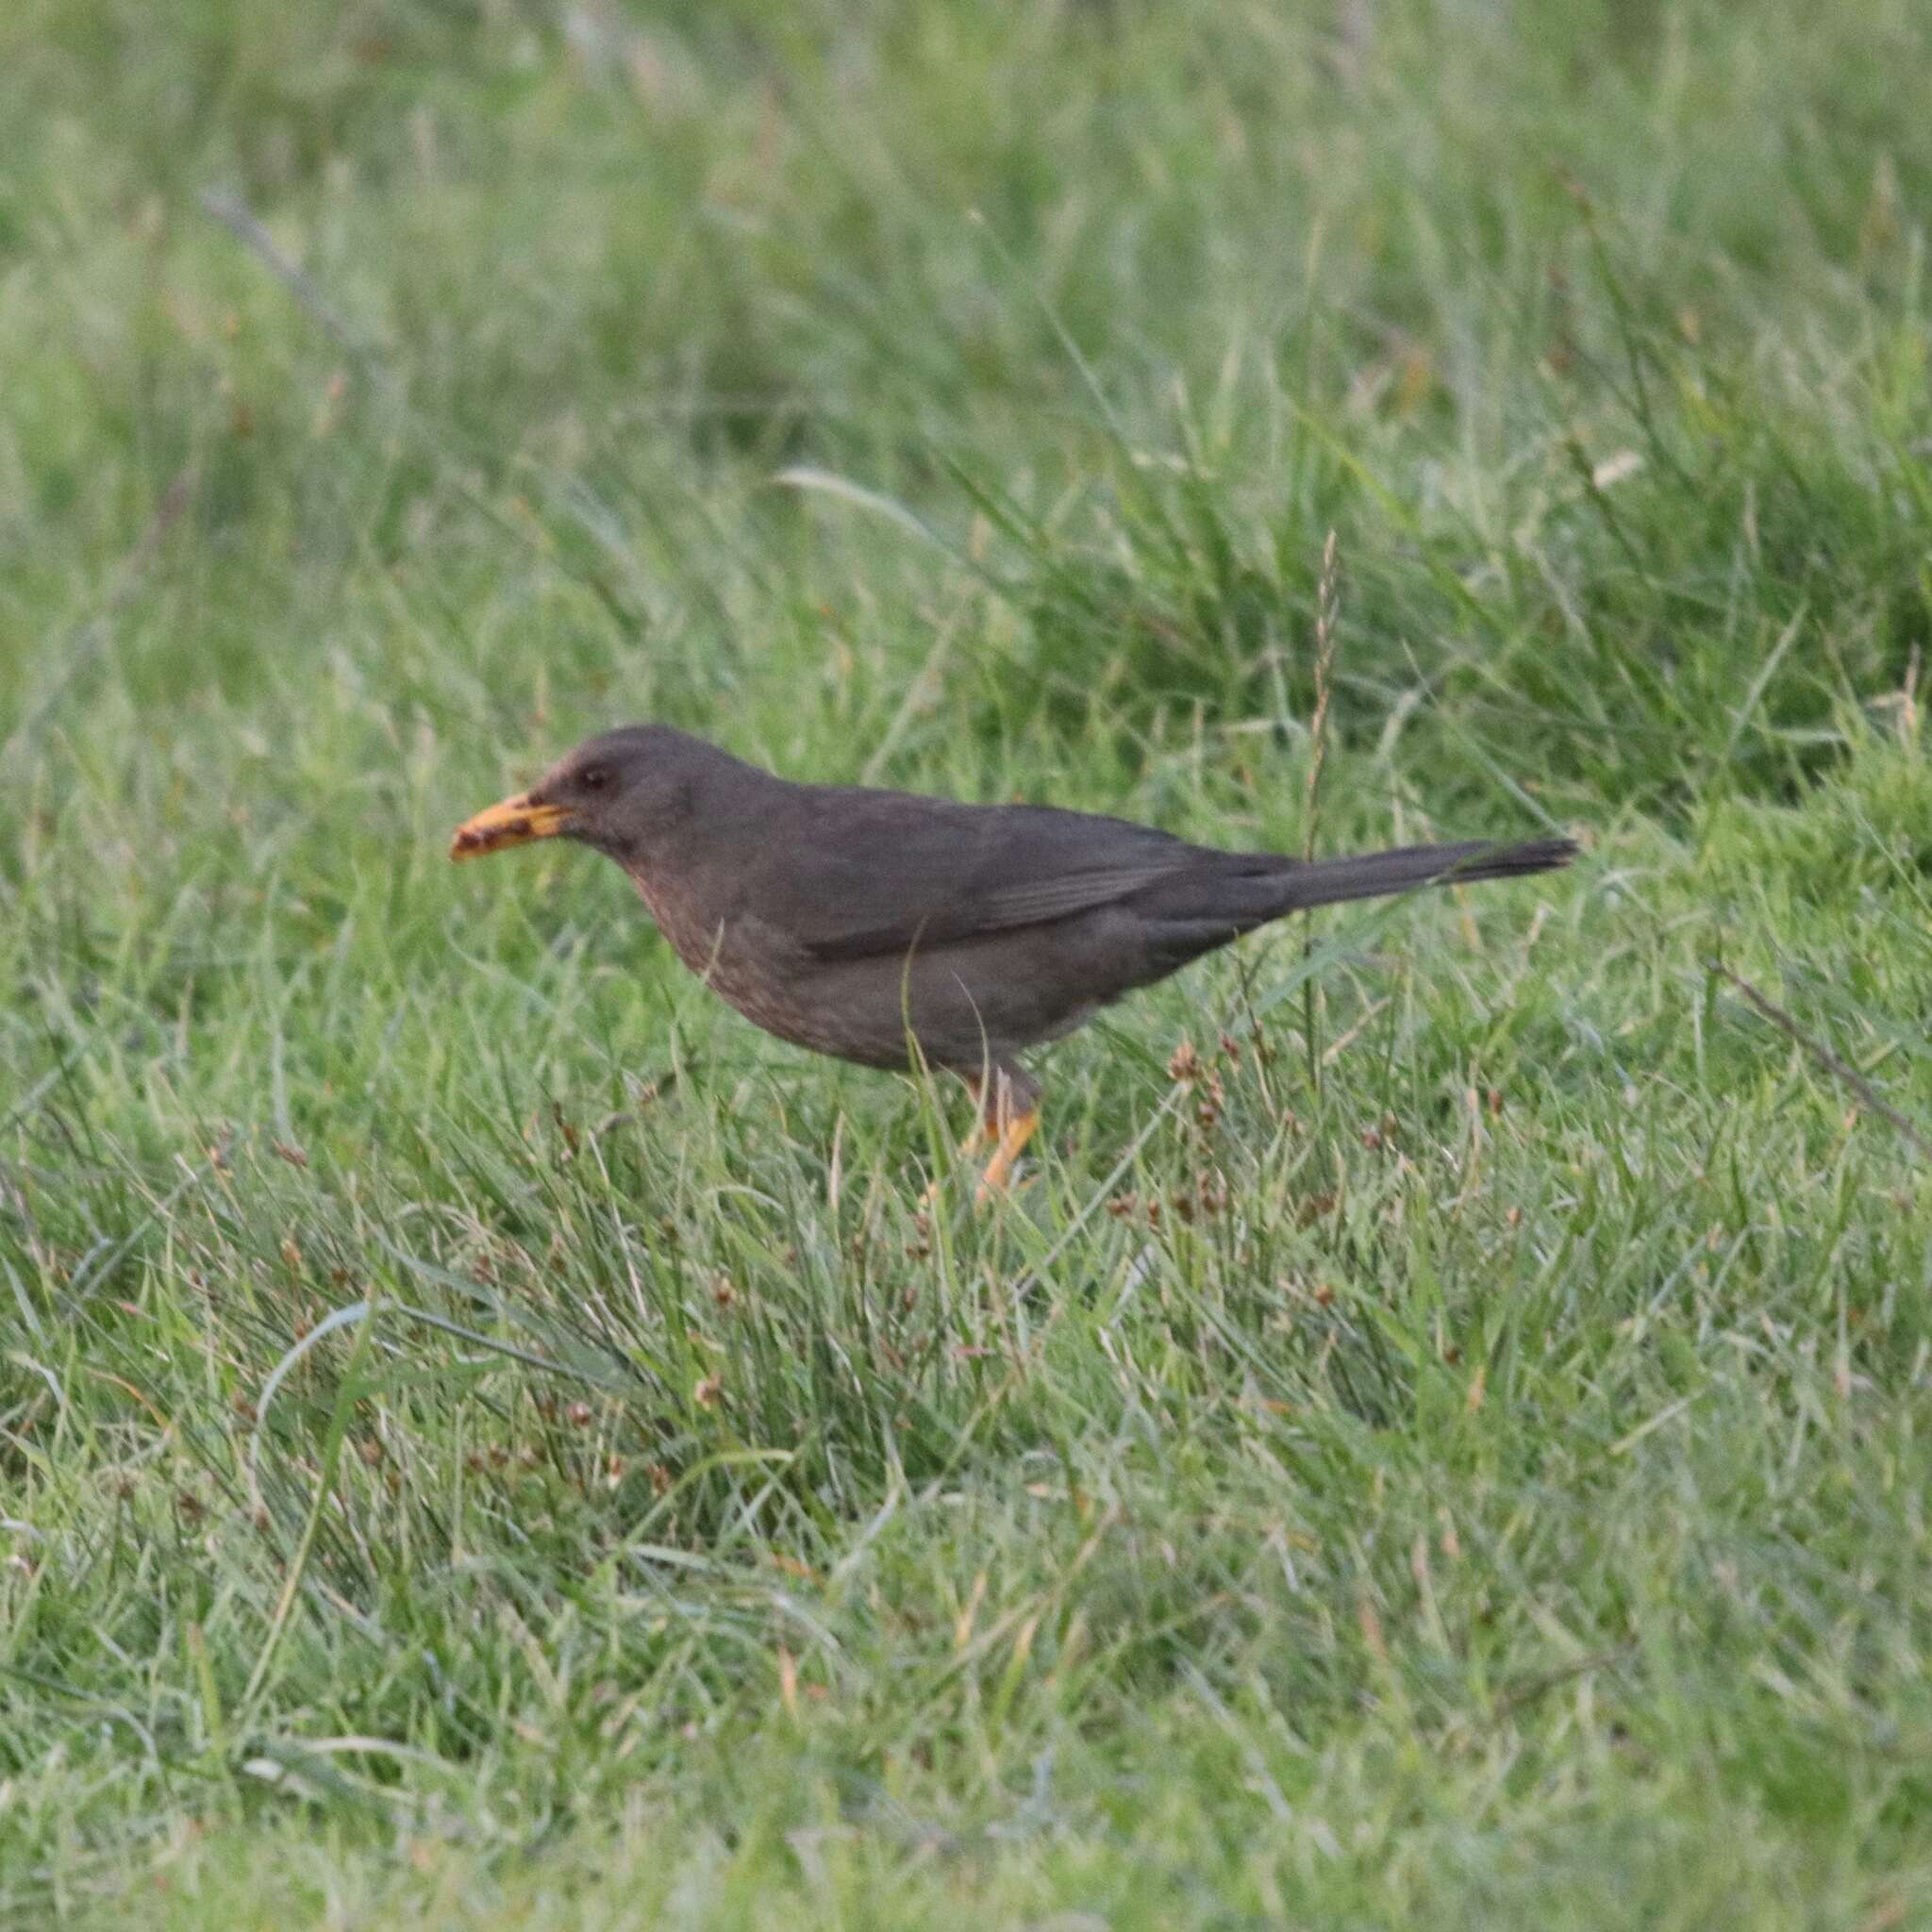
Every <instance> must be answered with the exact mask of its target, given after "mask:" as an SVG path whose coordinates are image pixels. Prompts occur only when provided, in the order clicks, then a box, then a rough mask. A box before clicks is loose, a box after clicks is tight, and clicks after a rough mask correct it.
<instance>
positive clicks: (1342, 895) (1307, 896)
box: [1276, 839, 1576, 917]
mask: <svg viewBox="0 0 1932 1932" xmlns="http://www.w3.org/2000/svg"><path fill="white" fill-rule="evenodd" d="M1575 856H1576V842H1575V841H1574V840H1573V839H1532V840H1530V841H1528V842H1527V843H1526V844H1523V845H1491V844H1489V843H1487V842H1485V841H1481V840H1477V841H1474V843H1471V844H1467V845H1405V846H1402V847H1401V848H1400V849H1399V850H1397V851H1394V852H1369V853H1364V854H1363V855H1362V856H1361V857H1360V858H1320V859H1316V860H1314V861H1313V862H1312V863H1310V864H1307V865H1297V866H1296V867H1295V868H1294V870H1293V871H1292V872H1291V873H1289V874H1287V875H1286V876H1285V877H1284V878H1283V879H1282V880H1281V886H1282V888H1283V891H1282V903H1281V910H1282V911H1283V912H1302V911H1306V910H1307V908H1309V907H1311V906H1333V905H1336V904H1338V903H1340V902H1341V900H1343V899H1379V898H1381V897H1382V896H1383V895H1384V894H1385V893H1389V892H1406V891H1411V890H1412V889H1413V888H1415V887H1417V886H1451V885H1456V886H1459V885H1469V884H1472V883H1474V881H1475V880H1477V879H1513V878H1517V877H1520V876H1522V875H1523V874H1526V873H1534V872H1551V871H1554V870H1555V868H1556V867H1557V866H1559V865H1568V864H1569V863H1570V861H1571V860H1572V859H1573V858H1575ZM1276 916H1277V917H1278V916H1279V915H1276Z"/></svg>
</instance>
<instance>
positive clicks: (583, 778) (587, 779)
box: [577, 765, 610, 791]
mask: <svg viewBox="0 0 1932 1932" xmlns="http://www.w3.org/2000/svg"><path fill="white" fill-rule="evenodd" d="M609 782H610V774H609V773H608V772H607V771H606V770H605V769H604V767H603V766H602V765H592V766H591V768H590V769H589V770H588V771H584V772H579V773H578V774H577V789H578V790H579V791H603V789H604V788H605V786H607V785H608V784H609Z"/></svg>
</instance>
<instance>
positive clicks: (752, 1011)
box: [450, 724, 1576, 1194]
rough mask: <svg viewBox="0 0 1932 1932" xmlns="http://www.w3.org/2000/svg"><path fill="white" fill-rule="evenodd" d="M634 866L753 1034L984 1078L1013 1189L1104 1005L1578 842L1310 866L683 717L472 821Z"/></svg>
mask: <svg viewBox="0 0 1932 1932" xmlns="http://www.w3.org/2000/svg"><path fill="white" fill-rule="evenodd" d="M555 838H563V839H573V840H575V841H577V842H578V843H579V844H583V845H588V846H591V848H592V849H593V850H595V851H598V852H602V853H604V854H606V855H607V856H608V857H609V858H614V859H615V860H616V861H617V862H618V864H619V865H621V866H622V867H623V868H624V869H625V872H627V873H628V874H630V876H631V878H632V879H633V880H634V881H635V882H636V885H637V888H638V891H640V892H641V894H642V895H643V900H644V904H645V906H646V907H647V908H649V910H650V913H651V916H652V918H653V919H655V920H656V922H657V924H658V926H659V928H660V929H661V930H662V932H663V934H664V936H665V938H666V939H668V940H669V941H671V944H672V945H673V947H674V948H675V950H676V952H677V955H678V957H679V958H681V959H682V960H683V961H684V963H685V965H687V966H688V967H689V968H690V969H691V971H692V972H693V973H695V974H697V975H698V977H699V978H700V979H702V980H704V981H705V983H706V984H707V985H708V986H709V987H710V988H711V989H712V990H713V991H715V992H717V993H719V994H721V995H723V997H724V999H726V1000H728V1001H729V1002H730V1004H731V1005H732V1006H734V1007H736V1008H738V1010H739V1011H740V1012H741V1013H742V1014H743V1015H744V1017H745V1018H746V1019H748V1020H750V1021H751V1022H753V1024H756V1025H758V1026H762V1027H763V1028H764V1029H765V1031H766V1032H768V1033H774V1034H776V1035H777V1036H778V1038H779V1039H781V1040H787V1041H793V1042H795V1043H796V1044H798V1045H800V1046H805V1047H810V1048H812V1049H814V1050H815V1051H817V1052H819V1053H823V1054H830V1055H833V1056H835V1057H836V1058H840V1059H845V1060H855V1061H857V1062H858V1064H860V1065H861V1066H868V1067H886V1068H896V1069H900V1070H902V1071H903V1070H905V1069H907V1068H908V1067H909V1066H912V1065H916V1064H917V1063H918V1062H920V1061H922V1060H923V1061H924V1063H925V1064H926V1065H928V1066H933V1067H941V1068H944V1069H946V1070H947V1071H948V1072H950V1073H953V1074H958V1076H959V1077H960V1078H961V1079H962V1080H963V1081H965V1082H966V1084H967V1085H968V1086H969V1087H970V1088H972V1089H973V1091H974V1094H975V1096H976V1098H977V1103H978V1107H979V1114H980V1122H981V1125H982V1127H983V1129H984V1131H985V1132H986V1133H987V1134H988V1135H989V1136H990V1137H991V1141H992V1149H993V1151H992V1157H991V1161H990V1162H989V1164H988V1166H987V1168H986V1170H985V1174H984V1176H983V1179H982V1183H981V1190H980V1191H981V1193H982V1194H984V1193H985V1192H986V1191H988V1190H990V1189H995V1188H999V1187H1002V1186H1004V1185H1005V1183H1006V1181H1007V1179H1008V1176H1009V1175H1010V1174H1011V1173H1012V1169H1013V1163H1014V1161H1015V1160H1016V1159H1017V1158H1019V1155H1020V1152H1021V1150H1022V1149H1023V1148H1024V1146H1025V1145H1026V1142H1027V1141H1029V1140H1030V1139H1031V1138H1032V1135H1033V1133H1034V1130H1035V1129H1036V1127H1037V1126H1038V1125H1039V1123H1040V1094H1041V1086H1040V1082H1039V1080H1038V1079H1037V1078H1035V1076H1034V1075H1033V1074H1030V1073H1028V1072H1027V1070H1026V1069H1025V1067H1024V1065H1023V1064H1022V1063H1021V1056H1022V1054H1023V1053H1024V1051H1025V1050H1026V1049H1027V1048H1028V1047H1033V1046H1038V1045H1041V1044H1042V1043H1043V1042H1045V1041H1054V1040H1059V1039H1062V1038H1064V1037H1065V1036H1066V1035H1067V1034H1069V1033H1072V1032H1073V1031H1074V1029H1075V1028H1076V1027H1079V1026H1081V1025H1083V1024H1085V1023H1086V1022H1087V1021H1088V1020H1089V1019H1091V1017H1092V1016H1093V1015H1094V1014H1095V1013H1096V1012H1098V1011H1099V1010H1100V1008H1103V1007H1106V1006H1108V1005H1110V1004H1112V1002H1114V1001H1115V1000H1118V999H1119V998H1121V996H1122V995H1123V994H1124V993H1129V992H1132V991H1134V990H1135V989H1136V988H1137V987H1142V986H1151V985H1153V984H1154V983H1155V982H1156V981H1157V980H1161V979H1165V978H1166V977H1167V976H1168V975H1169V974H1171V973H1174V972H1177V971H1178V970H1179V969H1180V968H1181V967H1183V966H1185V965H1187V964H1188V962H1189V961H1190V960H1191V959H1197V958H1200V957H1201V955H1202V954H1204V953H1211V952H1213V951H1214V950H1215V949H1216V948H1217V947H1221V946H1224V945H1226V944H1227V943H1228V942H1229V941H1232V940H1236V939H1239V938H1240V937H1241V935H1242V934H1243V933H1248V932H1253V931H1254V930H1255V929H1256V927H1257V926H1262V925H1266V924H1268V923H1269V922H1270V921H1271V920H1276V919H1280V918H1283V917H1285V916H1286V915H1287V914H1289V913H1291V912H1303V911H1306V910H1307V908H1310V907H1313V906H1330V905H1334V904H1336V903H1337V902H1339V901H1341V900H1347V899H1369V898H1375V897H1378V896H1380V895H1382V894H1385V893H1391V892H1404V891H1409V890H1411V889H1412V888H1415V887H1418V886H1428V885H1441V884H1447V883H1450V882H1454V883H1457V884H1465V883H1471V882H1474V881H1475V880H1478V879H1501V878H1516V877H1520V876H1522V875H1523V874H1529V873H1540V872H1547V871H1549V870H1550V869H1551V868H1553V867H1555V866H1560V865H1563V864H1565V863H1566V862H1567V861H1568V860H1569V859H1570V858H1572V857H1573V856H1574V852H1575V850H1576V848H1575V846H1574V843H1573V842H1572V841H1570V840H1568V839H1537V840H1533V841H1529V842H1527V843H1524V844H1517V845H1494V844H1489V843H1483V842H1475V843H1469V844H1457V845H1411V846H1405V847H1403V848H1401V849H1400V850H1396V851H1390V852H1374V853H1369V854H1366V855H1364V856H1361V857H1357V858H1328V859H1322V860H1317V861H1309V862H1305V861H1303V860H1300V859H1294V858H1284V857H1282V856H1281V855H1279V854H1277V853H1273V852H1229V851H1223V850H1220V849H1219V848H1217V847H1214V846H1208V845H1194V844H1190V843H1189V842H1188V841H1186V840H1184V839H1177V838H1174V837H1173V836H1172V835H1170V834H1169V833H1166V832H1162V831H1158V830H1156V829H1155V828H1154V827H1153V826H1151V825H1141V824H1133V823H1131V822H1129V821H1127V820H1124V819H1117V818H1104V817H1099V816H1096V815H1094V814H1092V813H1089V812H1080V811H1066V810H1061V809H1059V808H1055V807H1052V806H1043V805H966V804H962V803H960V802H958V801H957V800H954V799H950V798H926V797H920V796H916V795H914V794H912V793H909V792H904V791H875V790H873V789H871V788H869V787H861V786H849V785H805V784H797V783H794V782H792V781H791V780H790V779H786V778H780V777H777V776H775V775H774V774H772V773H770V772H766V771H762V770H760V769H759V768H758V767H757V766H755V765H749V764H746V763H744V762H743V761H742V760H741V759H739V758H733V757H731V756H730V755H729V754H728V753H726V752H723V751H720V750H719V749H718V748H717V746H715V745H712V744H708V743H706V742H705V741H703V740H702V739H698V738H692V737H690V736H689V735H687V734H686V733H684V732H681V731H674V730H672V729H670V728H669V727H668V726H666V725H662V724H636V725H629V726H626V727H625V728H624V729H622V730H617V731H608V732H605V733H603V734H601V735H600V736H598V737H595V738H591V739H588V740H587V741H585V742H584V743H582V744H580V745H578V746H577V748H576V749H575V751H573V752H571V753H570V754H569V756H568V757H566V758H563V759H562V760H561V761H560V762H559V763H558V764H557V765H556V766H554V767H553V768H552V769H551V770H550V771H549V772H548V773H547V774H545V775H544V776H543V777H542V778H541V779H539V780H538V782H537V783H536V784H535V785H533V786H532V787H531V788H530V789H529V790H528V791H523V792H519V793H518V794H517V795H516V796H514V797H511V798H507V799H505V800H504V801H503V802H502V803H501V804H500V805H492V806H491V807H490V808H489V809H488V810H487V811H481V812H478V813H477V814H476V816H475V818H473V819H471V820H469V821H468V822H467V823H466V824H463V825H462V826H460V827H459V828H458V831H457V834H456V837H455V839H454V840H453V841H452V842H451V845H450V856H451V858H476V857H480V856H481V855H483V854H485V853H490V852H500V851H502V850H504V849H505V848H506V847H507V846H511V845H522V844H525V843H527V842H529V841H532V840H536V839H555Z"/></svg>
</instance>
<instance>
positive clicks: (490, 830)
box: [449, 791, 575, 858]
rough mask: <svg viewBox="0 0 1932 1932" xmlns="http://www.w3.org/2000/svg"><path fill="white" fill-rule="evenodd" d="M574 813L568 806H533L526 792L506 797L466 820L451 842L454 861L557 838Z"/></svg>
mask: <svg viewBox="0 0 1932 1932" xmlns="http://www.w3.org/2000/svg"><path fill="white" fill-rule="evenodd" d="M573 816H575V814H574V813H573V812H572V811H571V808H570V807H569V806H567V805H532V804H531V803H530V794H529V793H528V792H527V791H519V792H518V793H517V795H516V796H515V797H514V798H506V799H505V800H504V801H503V803H502V804H501V805H492V806H491V808H489V809H488V810H487V811H479V812H478V813H477V814H476V816H475V818H473V819H465V820H464V821H463V823H462V824H459V825H458V827H457V833H456V837H455V838H454V839H452V840H451V841H449V856H450V857H451V858H482V857H483V856H484V854H485V853H489V852H501V851H502V850H503V849H504V848H505V847H506V846H508V845H527V844H528V843H529V842H530V841H531V840H532V839H554V838H556V836H557V835H558V833H559V832H560V831H562V830H563V829H564V828H565V827H566V826H567V825H568V824H570V822H571V819H572V818H573Z"/></svg>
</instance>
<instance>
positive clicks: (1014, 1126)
mask: <svg viewBox="0 0 1932 1932" xmlns="http://www.w3.org/2000/svg"><path fill="white" fill-rule="evenodd" d="M1039 1130H1040V1109H1039V1108H1037V1107H1033V1108H1027V1110H1026V1111H1025V1112H1024V1113H1023V1114H1017V1115H1015V1116H1014V1118H1013V1119H1011V1120H1009V1121H1008V1123H1007V1124H1006V1125H1005V1126H1004V1127H1003V1128H1002V1129H1001V1130H1000V1140H999V1145H998V1146H997V1147H995V1148H994V1149H993V1155H992V1158H991V1160H989V1161H988V1162H987V1163H986V1172H985V1173H984V1174H981V1175H980V1177H979V1187H978V1190H977V1191H976V1192H975V1193H974V1197H973V1198H974V1200H975V1201H978V1202H982V1203H983V1202H984V1201H985V1200H986V1199H987V1197H988V1196H989V1195H991V1194H995V1193H1004V1192H1005V1191H1006V1190H1007V1184H1008V1182H1009V1181H1010V1180H1011V1179H1012V1176H1013V1163H1014V1162H1015V1161H1016V1160H1018V1159H1019V1158H1020V1154H1021V1150H1022V1149H1023V1148H1024V1146H1025V1145H1026V1143H1027V1141H1030V1140H1032V1138H1033V1136H1034V1135H1035V1134H1036V1133H1037V1132H1038V1131H1039Z"/></svg>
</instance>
